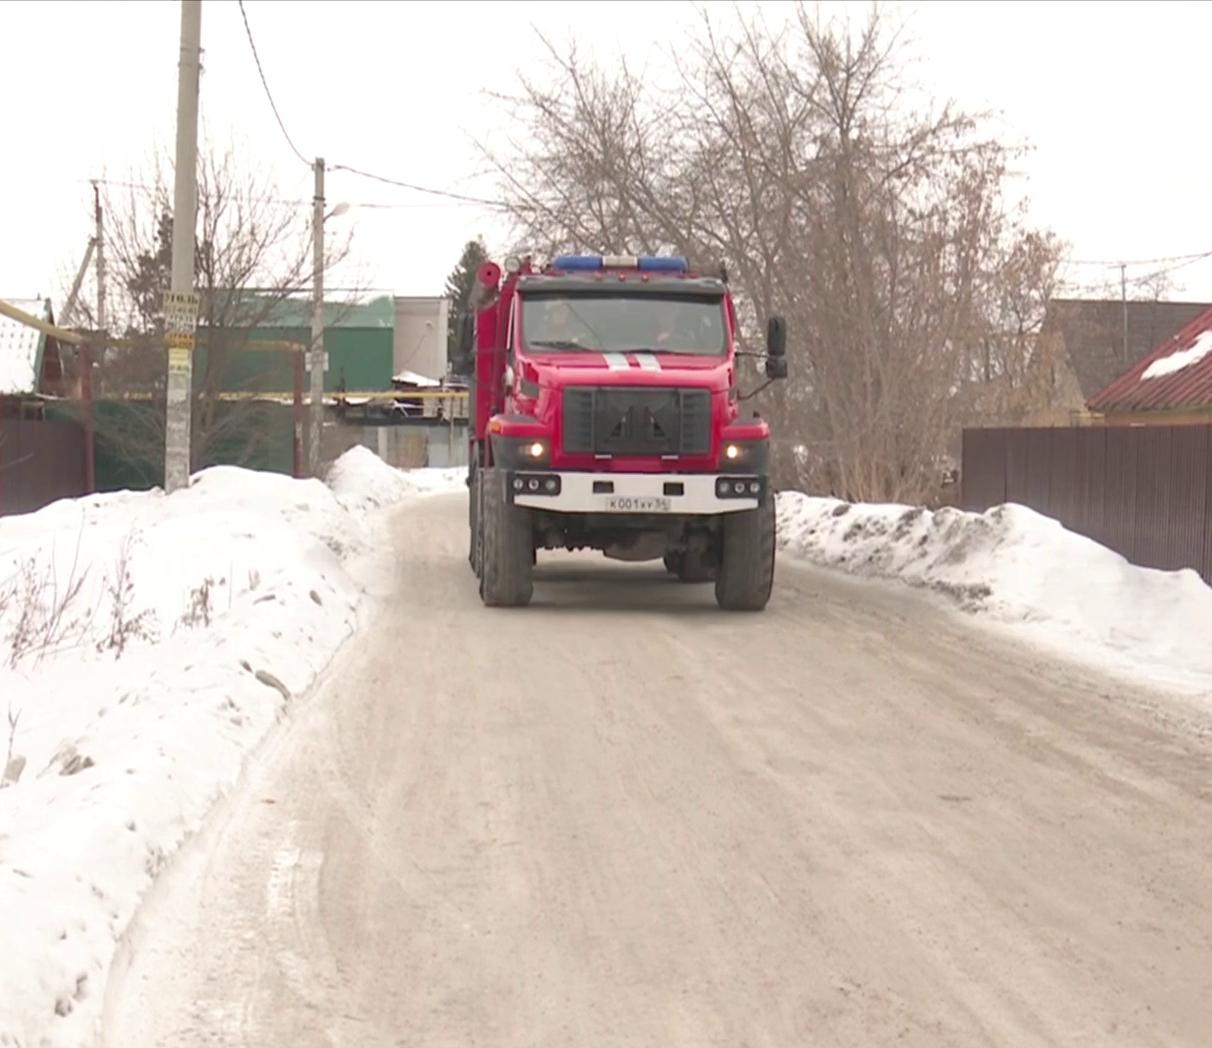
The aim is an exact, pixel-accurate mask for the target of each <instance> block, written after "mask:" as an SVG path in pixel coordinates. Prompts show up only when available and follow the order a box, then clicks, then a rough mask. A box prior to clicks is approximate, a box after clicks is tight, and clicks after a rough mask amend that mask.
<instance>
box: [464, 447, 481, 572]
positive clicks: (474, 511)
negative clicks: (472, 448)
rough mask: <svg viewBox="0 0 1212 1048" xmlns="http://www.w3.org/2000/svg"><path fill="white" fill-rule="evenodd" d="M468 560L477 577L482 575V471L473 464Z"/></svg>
mask: <svg viewBox="0 0 1212 1048" xmlns="http://www.w3.org/2000/svg"><path fill="white" fill-rule="evenodd" d="M467 531H468V550H467V560H468V562H469V563H470V564H471V570H472V571H473V572H474V573H475V576H476V578H479V577H480V538H481V536H480V471H479V470H478V469H476V468H475V464H474V463H473V464H472V467H471V472H470V474H469V476H468V478H467Z"/></svg>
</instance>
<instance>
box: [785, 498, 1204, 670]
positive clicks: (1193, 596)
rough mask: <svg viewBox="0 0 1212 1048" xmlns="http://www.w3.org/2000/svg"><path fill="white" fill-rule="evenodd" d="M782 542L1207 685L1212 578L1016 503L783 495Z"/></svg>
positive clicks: (1054, 639) (824, 560) (1070, 649)
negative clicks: (1143, 557)
mask: <svg viewBox="0 0 1212 1048" xmlns="http://www.w3.org/2000/svg"><path fill="white" fill-rule="evenodd" d="M778 518H779V545H780V548H782V549H784V550H786V551H788V552H791V553H794V554H798V555H800V556H803V557H806V558H808V559H809V560H812V561H815V562H817V563H819V564H824V565H828V566H831V567H836V568H842V569H844V570H846V571H849V572H853V573H855V574H859V575H870V576H879V577H884V578H895V579H900V580H903V581H905V582H908V583H911V584H913V585H917V586H924V587H928V588H930V589H933V590H936V591H939V592H941V593H944V594H946V595H947V596H948V597H950V598H952V599H954V600H956V601H958V602H959V604H960V605H961V606H962V607H964V608H965V609H967V610H971V611H980V612H982V613H983V614H984V615H987V616H988V617H989V618H991V619H992V620H994V621H996V622H999V623H1002V624H1008V625H1012V626H1014V627H1015V628H1016V629H1018V630H1020V631H1022V632H1025V633H1027V634H1029V635H1030V637H1031V639H1032V640H1034V641H1036V642H1038V643H1042V644H1043V645H1044V646H1046V647H1049V648H1051V649H1053V650H1055V651H1060V652H1064V653H1065V654H1069V655H1076V656H1079V657H1083V658H1086V659H1092V660H1095V661H1097V662H1098V663H1099V664H1100V665H1103V666H1106V667H1109V668H1113V669H1117V670H1119V671H1121V672H1126V673H1131V674H1133V675H1136V676H1144V677H1145V678H1147V679H1148V681H1150V682H1152V683H1156V684H1166V685H1169V686H1171V687H1174V688H1179V689H1182V690H1185V691H1186V690H1190V691H1203V692H1207V691H1208V689H1209V682H1212V647H1210V646H1209V645H1208V643H1207V638H1208V637H1209V636H1210V635H1212V589H1210V588H1209V587H1208V586H1206V585H1205V584H1204V582H1203V581H1202V580H1201V579H1200V577H1199V576H1198V575H1197V574H1196V573H1195V572H1194V571H1176V572H1165V571H1155V570H1152V569H1149V568H1140V567H1136V566H1135V565H1133V564H1130V563H1129V562H1128V561H1127V560H1125V559H1124V558H1123V557H1121V556H1120V555H1119V554H1117V553H1114V552H1112V551H1111V550H1109V549H1107V548H1105V547H1103V546H1100V545H1099V544H1098V543H1096V542H1093V541H1091V540H1090V539H1087V538H1084V537H1083V536H1081V535H1077V534H1075V533H1074V532H1071V531H1067V530H1066V529H1065V528H1063V527H1062V526H1061V525H1060V524H1059V523H1058V522H1057V521H1055V520H1052V519H1051V518H1048V517H1044V516H1041V515H1040V514H1038V513H1035V512H1033V511H1032V510H1029V509H1026V508H1024V507H1022V506H1017V505H1006V506H999V507H997V508H995V509H991V510H989V511H988V512H987V513H982V514H976V513H965V512H962V511H960V510H955V509H942V510H938V511H937V512H933V513H932V512H930V511H928V510H923V509H914V508H910V507H908V506H895V505H850V504H848V503H845V502H838V501H837V500H835V499H823V498H812V497H809V496H807V495H802V494H799V493H797V492H790V493H786V494H783V495H781V496H780V497H779V502H778Z"/></svg>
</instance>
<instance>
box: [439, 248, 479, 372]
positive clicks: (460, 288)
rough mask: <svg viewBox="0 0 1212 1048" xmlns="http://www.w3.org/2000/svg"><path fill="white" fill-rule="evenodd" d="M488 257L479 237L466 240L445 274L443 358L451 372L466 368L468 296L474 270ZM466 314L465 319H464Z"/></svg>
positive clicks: (469, 348)
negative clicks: (447, 305)
mask: <svg viewBox="0 0 1212 1048" xmlns="http://www.w3.org/2000/svg"><path fill="white" fill-rule="evenodd" d="M487 259H488V250H487V249H486V248H485V247H484V242H483V241H482V240H479V239H476V240H469V241H468V242H467V243H466V244H465V245H464V247H463V254H462V255H461V256H460V258H459V263H458V265H456V266H455V268H454V269H453V270H451V273H450V276H448V277H447V278H446V297H447V298H449V299H450V326H449V327H448V329H447V333H446V358H447V360H449V361H450V365H451V372H452V374H456V375H457V374H461V373H464V372H466V371H467V370H469V364H468V363H467V362H468V361H469V360H470V355H471V352H472V338H473V337H474V330H475V329H474V326H473V324H472V322H471V307H470V299H471V292H472V288H473V287H475V281H476V273H477V272H478V271H479V268H480V266H481V265H483V264H484V262H486V261H487ZM464 318H466V321H464Z"/></svg>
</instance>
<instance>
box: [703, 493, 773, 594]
mask: <svg viewBox="0 0 1212 1048" xmlns="http://www.w3.org/2000/svg"><path fill="white" fill-rule="evenodd" d="M723 523H724V534H723V542H722V544H721V545H722V549H721V551H720V553H721V556H720V568H719V573H718V574H717V575H716V579H715V600H716V603H717V604H718V605H719V606H720V607H721V608H723V609H725V610H726V611H761V610H762V609H763V608H765V607H766V604H767V602H768V601H769V600H770V591H771V590H772V589H773V588H774V529H775V518H774V496H773V494H771V495H768V496H767V498H766V501H765V503H763V504H762V505H761V506H759V507H758V508H757V509H751V510H745V511H744V512H742V513H728V514H725V516H724V522H723Z"/></svg>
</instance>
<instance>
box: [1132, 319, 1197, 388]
mask: <svg viewBox="0 0 1212 1048" xmlns="http://www.w3.org/2000/svg"><path fill="white" fill-rule="evenodd" d="M1209 353H1212V330H1209V331H1201V332H1200V333H1199V336H1198V337H1197V338H1196V340H1195V342H1194V343H1193V344H1192V345H1190V346H1188V347H1187V348H1186V349H1180V350H1179V351H1178V352H1177V353H1171V354H1170V355H1169V356H1165V357H1159V358H1158V359H1157V360H1155V361H1153V363H1152V364H1150V365H1149V366H1148V367H1147V368H1145V371H1144V374H1143V375H1141V378H1162V377H1163V376H1165V375H1173V374H1174V373H1175V372H1178V371H1182V370H1183V368H1189V367H1190V366H1191V365H1192V364H1198V363H1199V362H1200V361H1201V360H1203V359H1204V357H1206V356H1207V355H1208V354H1209Z"/></svg>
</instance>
